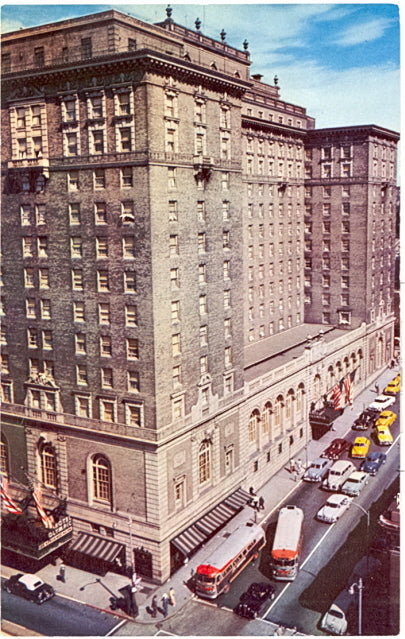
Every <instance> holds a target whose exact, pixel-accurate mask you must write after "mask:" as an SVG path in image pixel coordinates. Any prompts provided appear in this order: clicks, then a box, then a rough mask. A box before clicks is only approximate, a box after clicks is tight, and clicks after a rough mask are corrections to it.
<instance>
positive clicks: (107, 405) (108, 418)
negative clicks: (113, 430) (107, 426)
mask: <svg viewBox="0 0 405 639" xmlns="http://www.w3.org/2000/svg"><path fill="white" fill-rule="evenodd" d="M100 419H102V420H103V421H105V422H113V421H114V420H115V402H111V401H108V400H106V399H101V400H100ZM106 490H107V489H106ZM100 498H102V497H101V495H100Z"/></svg>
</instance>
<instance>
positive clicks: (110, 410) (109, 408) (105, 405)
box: [100, 399, 115, 422]
mask: <svg viewBox="0 0 405 639" xmlns="http://www.w3.org/2000/svg"><path fill="white" fill-rule="evenodd" d="M100 419H102V420H103V421H105V422H113V421H115V402H114V401H110V400H105V399H102V400H100Z"/></svg>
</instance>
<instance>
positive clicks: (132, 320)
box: [125, 304, 138, 326]
mask: <svg viewBox="0 0 405 639" xmlns="http://www.w3.org/2000/svg"><path fill="white" fill-rule="evenodd" d="M137 325H138V323H137V308H136V306H135V305H134V304H128V305H127V306H125V326H137Z"/></svg>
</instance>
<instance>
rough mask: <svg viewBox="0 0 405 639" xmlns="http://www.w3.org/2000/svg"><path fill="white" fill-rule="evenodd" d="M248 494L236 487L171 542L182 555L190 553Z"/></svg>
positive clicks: (227, 518) (212, 533)
mask: <svg viewBox="0 0 405 639" xmlns="http://www.w3.org/2000/svg"><path fill="white" fill-rule="evenodd" d="M249 499H250V495H249V493H247V492H246V491H245V490H243V488H238V490H236V491H235V492H234V493H232V494H231V495H229V497H227V498H226V499H224V501H222V502H221V503H220V504H218V506H215V508H213V509H212V510H211V511H210V512H209V513H207V514H206V515H204V517H201V519H198V521H196V522H195V523H194V524H192V525H191V526H189V528H187V529H186V530H184V531H183V532H182V533H180V535H177V537H175V538H174V539H172V544H173V545H174V546H175V547H176V548H177V549H178V550H180V552H182V553H183V554H184V555H186V556H187V555H190V554H192V553H193V552H194V551H195V550H197V548H199V547H200V546H201V545H202V544H203V543H204V542H205V541H207V540H208V539H209V538H210V537H212V536H213V535H214V534H215V533H216V532H217V530H219V529H220V528H222V527H223V526H224V525H225V524H226V523H227V522H228V521H229V520H230V519H232V517H234V515H236V513H237V512H239V511H240V510H241V509H242V508H243V506H244V505H245V504H246V503H247V502H248V501H249Z"/></svg>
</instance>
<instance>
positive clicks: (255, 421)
mask: <svg viewBox="0 0 405 639" xmlns="http://www.w3.org/2000/svg"><path fill="white" fill-rule="evenodd" d="M259 420H260V413H259V411H258V410H257V409H256V410H254V411H253V413H252V414H251V415H250V417H249V442H255V441H256V438H257V427H258V425H259Z"/></svg>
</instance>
